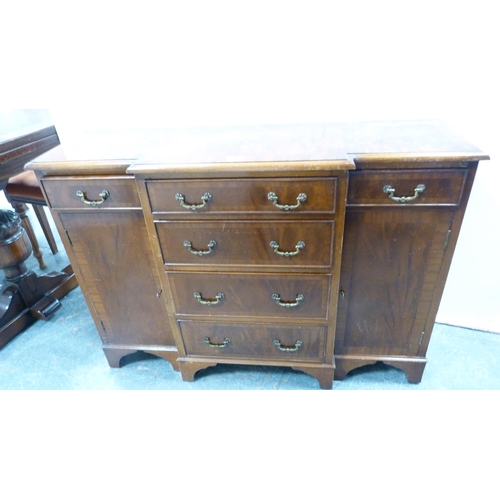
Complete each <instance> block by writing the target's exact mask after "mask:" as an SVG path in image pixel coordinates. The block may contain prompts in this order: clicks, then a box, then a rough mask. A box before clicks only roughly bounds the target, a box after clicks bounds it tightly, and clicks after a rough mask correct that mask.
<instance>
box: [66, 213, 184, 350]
mask: <svg viewBox="0 0 500 500" xmlns="http://www.w3.org/2000/svg"><path fill="white" fill-rule="evenodd" d="M59 218H60V221H61V223H62V225H63V228H64V230H65V231H66V232H67V234H68V236H69V239H70V241H71V245H72V249H71V250H72V253H73V254H74V259H72V261H73V262H76V264H77V266H78V268H79V269H78V271H79V272H78V275H79V276H78V280H79V282H80V283H81V281H82V280H83V283H81V284H82V288H83V289H84V291H85V295H86V299H87V302H88V303H89V307H90V308H91V309H92V308H93V309H94V312H95V314H94V317H96V316H97V320H96V326H97V328H98V330H99V333H100V335H101V337H102V339H103V342H104V344H115V345H117V344H120V345H162V346H173V345H175V344H174V340H173V337H172V333H171V329H170V326H169V323H168V319H167V317H166V312H165V313H164V312H163V311H164V310H165V307H164V304H163V298H162V297H158V292H159V291H160V285H159V280H158V277H157V276H156V274H155V273H154V270H155V265H154V262H153V261H152V260H153V259H152V257H151V251H150V249H149V244H148V234H147V231H146V226H145V223H144V219H143V216H142V212H139V211H137V212H135V211H123V212H118V211H114V212H100V213H95V212H94V213H89V212H84V213H82V212H79V213H78V212H62V213H60V214H59ZM75 272H77V270H76V269H75ZM160 295H161V294H160Z"/></svg>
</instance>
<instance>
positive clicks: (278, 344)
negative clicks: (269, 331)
mask: <svg viewBox="0 0 500 500" xmlns="http://www.w3.org/2000/svg"><path fill="white" fill-rule="evenodd" d="M273 344H274V345H275V346H276V347H277V348H278V349H279V350H280V351H283V352H297V351H298V350H299V349H300V348H301V347H302V345H303V342H302V340H297V342H295V345H294V346H293V347H285V346H283V345H282V344H281V342H280V341H279V340H273Z"/></svg>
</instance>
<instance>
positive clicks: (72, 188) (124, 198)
mask: <svg viewBox="0 0 500 500" xmlns="http://www.w3.org/2000/svg"><path fill="white" fill-rule="evenodd" d="M42 186H43V188H44V190H45V193H46V195H47V198H48V200H49V205H50V207H51V208H55V209H71V210H73V209H82V210H88V209H95V208H140V206H141V202H140V199H139V194H138V193H137V188H136V183H135V180H134V178H133V177H68V178H46V179H42ZM77 193H78V194H77Z"/></svg>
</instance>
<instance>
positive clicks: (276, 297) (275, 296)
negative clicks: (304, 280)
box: [271, 293, 304, 309]
mask: <svg viewBox="0 0 500 500" xmlns="http://www.w3.org/2000/svg"><path fill="white" fill-rule="evenodd" d="M271 298H272V299H273V300H274V301H275V302H276V304H278V305H279V306H281V307H286V308H287V309H290V307H297V306H298V305H299V304H300V303H301V302H302V301H303V300H304V296H303V295H302V294H301V293H299V294H298V295H297V296H296V297H295V302H282V300H281V297H280V296H279V295H278V294H277V293H273V294H272V295H271Z"/></svg>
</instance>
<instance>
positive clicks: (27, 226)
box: [11, 201, 47, 269]
mask: <svg viewBox="0 0 500 500" xmlns="http://www.w3.org/2000/svg"><path fill="white" fill-rule="evenodd" d="M11 205H12V208H13V209H14V210H15V211H16V213H17V214H18V215H19V217H20V218H21V223H22V225H23V228H24V230H25V231H26V234H27V236H28V238H29V240H30V243H31V246H32V247H33V255H34V256H35V258H36V260H37V261H38V265H39V266H40V269H45V268H46V267H47V265H46V264H45V262H44V261H43V257H42V252H41V250H40V245H39V244H38V240H37V237H36V236H35V231H34V230H33V226H32V225H31V221H30V219H29V217H28V215H27V214H26V212H27V210H28V207H27V206H26V205H25V204H24V203H21V202H19V201H11Z"/></svg>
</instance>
